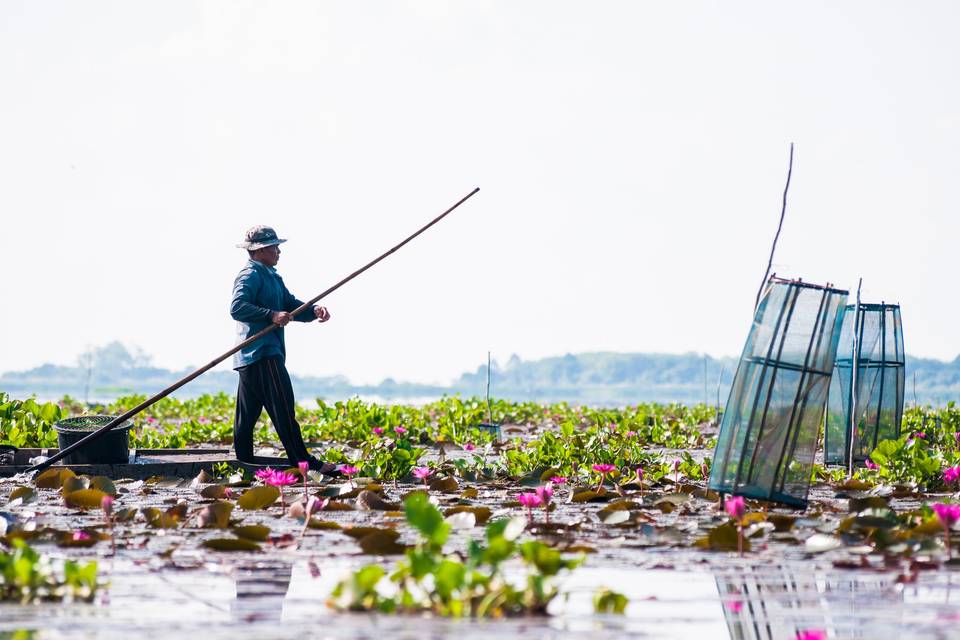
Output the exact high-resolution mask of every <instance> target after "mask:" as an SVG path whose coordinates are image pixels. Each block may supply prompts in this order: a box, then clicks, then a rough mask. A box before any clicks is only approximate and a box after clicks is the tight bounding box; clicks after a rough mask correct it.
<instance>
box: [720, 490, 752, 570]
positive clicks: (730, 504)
mask: <svg viewBox="0 0 960 640" xmlns="http://www.w3.org/2000/svg"><path fill="white" fill-rule="evenodd" d="M723 506H724V508H725V509H726V510H727V513H729V514H730V516H731V517H732V518H733V519H734V520H735V521H736V523H737V553H739V554H740V557H741V558H742V557H743V514H745V513H746V512H747V503H746V500H744V499H743V496H727V499H726V501H725V502H724V504H723Z"/></svg>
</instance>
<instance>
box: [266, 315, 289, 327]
mask: <svg viewBox="0 0 960 640" xmlns="http://www.w3.org/2000/svg"><path fill="white" fill-rule="evenodd" d="M270 320H271V322H273V324H275V325H277V326H278V327H285V326H287V325H288V324H290V321H291V320H293V314H291V313H290V312H289V311H274V312H273V315H272V316H271V317H270Z"/></svg>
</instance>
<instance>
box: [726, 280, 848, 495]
mask: <svg viewBox="0 0 960 640" xmlns="http://www.w3.org/2000/svg"><path fill="white" fill-rule="evenodd" d="M846 301H847V292H846V291H842V290H839V289H834V288H832V287H830V286H818V285H812V284H808V283H805V282H801V281H790V280H783V279H781V278H775V277H774V278H770V279H769V280H768V281H767V285H766V288H765V289H764V293H763V297H762V298H761V300H760V303H759V305H757V308H756V310H755V312H754V319H753V325H752V327H751V329H750V334H749V335H748V337H747V342H746V345H745V346H744V349H743V355H742V356H741V358H740V362H739V364H738V366H737V372H736V375H735V376H734V379H733V384H732V386H731V388H730V397H729V400H728V401H727V405H726V409H725V411H724V413H723V420H722V421H721V423H720V433H719V436H718V439H717V448H716V450H715V451H714V458H713V460H714V462H713V466H712V469H711V471H710V488H711V489H713V490H715V491H718V492H720V493H728V494H735V495H741V496H745V497H748V498H754V499H759V500H768V501H774V502H780V503H783V504H786V505H790V506H795V507H805V506H806V504H807V492H808V490H809V487H810V474H811V471H812V467H813V458H814V454H815V453H816V448H817V443H818V439H819V435H820V425H821V423H822V421H823V415H824V410H825V406H826V400H827V393H828V390H829V386H830V377H831V374H832V373H833V366H834V359H835V358H836V352H837V341H838V340H839V338H840V328H841V323H842V321H843V316H844V312H845V310H846V307H845V304H846Z"/></svg>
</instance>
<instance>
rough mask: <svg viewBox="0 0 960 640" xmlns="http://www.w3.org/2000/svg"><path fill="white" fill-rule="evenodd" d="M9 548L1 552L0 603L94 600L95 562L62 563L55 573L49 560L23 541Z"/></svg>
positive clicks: (80, 537)
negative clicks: (7, 550)
mask: <svg viewBox="0 0 960 640" xmlns="http://www.w3.org/2000/svg"><path fill="white" fill-rule="evenodd" d="M72 539H73V540H75V541H76V542H85V541H87V540H90V539H91V536H90V535H89V534H86V533H83V532H79V531H78V532H76V533H75V534H74V535H73V536H72ZM11 547H12V548H11V550H10V551H9V552H4V551H0V602H20V603H23V604H29V603H36V602H48V601H62V600H80V601H85V602H89V601H91V600H93V597H94V595H96V592H97V563H96V562H87V563H79V562H74V561H72V560H65V561H64V562H63V564H62V567H60V569H59V570H57V569H56V568H55V567H54V563H53V561H51V560H50V558H47V557H46V556H42V555H40V554H39V553H37V552H36V551H34V550H33V549H32V548H30V546H29V545H28V544H27V543H26V542H24V541H23V540H19V539H14V540H12V541H11Z"/></svg>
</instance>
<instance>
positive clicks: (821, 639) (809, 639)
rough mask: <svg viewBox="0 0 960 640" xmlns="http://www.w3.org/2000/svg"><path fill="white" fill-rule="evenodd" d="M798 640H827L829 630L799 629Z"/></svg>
mask: <svg viewBox="0 0 960 640" xmlns="http://www.w3.org/2000/svg"><path fill="white" fill-rule="evenodd" d="M797 640H827V632H826V631H824V630H823V629H804V630H803V631H797Z"/></svg>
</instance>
